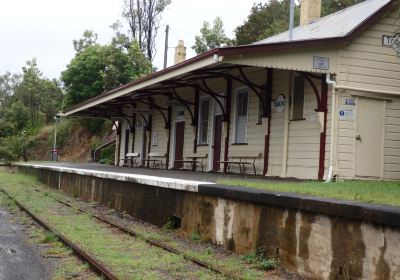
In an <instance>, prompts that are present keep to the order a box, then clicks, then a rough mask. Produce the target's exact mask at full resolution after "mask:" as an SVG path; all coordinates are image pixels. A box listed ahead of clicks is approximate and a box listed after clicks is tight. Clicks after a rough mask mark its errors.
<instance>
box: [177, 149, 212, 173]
mask: <svg viewBox="0 0 400 280" xmlns="http://www.w3.org/2000/svg"><path fill="white" fill-rule="evenodd" d="M207 156H208V154H207V153H206V152H204V153H201V152H197V153H187V154H184V155H183V159H182V160H175V162H182V163H190V164H191V165H192V171H196V167H197V164H200V166H201V172H204V160H205V159H206V158H207Z"/></svg>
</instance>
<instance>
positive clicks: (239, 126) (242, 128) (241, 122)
mask: <svg viewBox="0 0 400 280" xmlns="http://www.w3.org/2000/svg"><path fill="white" fill-rule="evenodd" d="M248 101H249V91H248V89H240V90H238V91H237V93H236V123H235V144H245V143H247V118H248V116H247V107H248V103H249V102H248Z"/></svg>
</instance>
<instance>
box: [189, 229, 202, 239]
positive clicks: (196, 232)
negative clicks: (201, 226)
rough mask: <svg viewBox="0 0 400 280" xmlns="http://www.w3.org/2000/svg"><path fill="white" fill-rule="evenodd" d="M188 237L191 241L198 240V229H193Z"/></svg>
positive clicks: (199, 236)
mask: <svg viewBox="0 0 400 280" xmlns="http://www.w3.org/2000/svg"><path fill="white" fill-rule="evenodd" d="M190 239H192V240H193V241H200V240H201V233H200V231H199V230H194V231H193V232H192V235H191V236H190Z"/></svg>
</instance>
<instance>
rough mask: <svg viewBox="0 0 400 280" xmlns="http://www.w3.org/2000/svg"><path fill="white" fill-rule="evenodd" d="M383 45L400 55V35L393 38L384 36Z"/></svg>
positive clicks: (397, 34)
mask: <svg viewBox="0 0 400 280" xmlns="http://www.w3.org/2000/svg"><path fill="white" fill-rule="evenodd" d="M382 45H383V46H385V47H392V48H393V49H394V50H395V51H396V52H397V53H398V54H399V55H400V33H396V34H394V35H393V36H389V35H383V36H382Z"/></svg>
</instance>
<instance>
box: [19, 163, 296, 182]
mask: <svg viewBox="0 0 400 280" xmlns="http://www.w3.org/2000/svg"><path fill="white" fill-rule="evenodd" d="M27 164H38V165H42V166H48V167H65V168H74V169H81V170H87V171H90V170H93V171H104V172H116V173H119V174H121V175H123V174H137V175H145V176H155V177H161V178H170V179H181V180H190V181H198V182H207V183H208V182H211V183H216V182H217V181H218V180H221V179H232V180H252V181H257V180H260V181H265V180H268V181H270V182H278V181H280V182H282V181H283V180H285V181H288V180H293V179H280V178H270V177H264V176H260V175H259V176H254V175H240V174H231V173H229V174H224V173H219V172H192V171H188V170H171V169H169V170H166V169H156V168H142V167H126V166H124V167H122V166H112V165H104V164H98V163H90V162H88V163H76V162H28V163H27Z"/></svg>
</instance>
